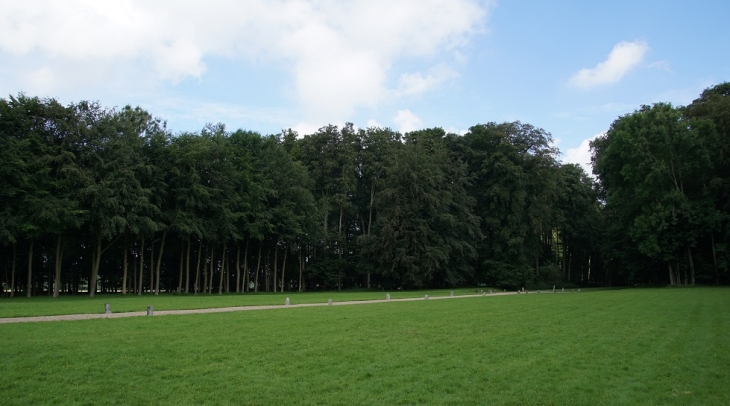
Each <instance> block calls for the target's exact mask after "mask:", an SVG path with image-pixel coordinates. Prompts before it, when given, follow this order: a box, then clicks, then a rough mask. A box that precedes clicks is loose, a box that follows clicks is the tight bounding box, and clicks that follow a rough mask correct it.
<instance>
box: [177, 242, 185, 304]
mask: <svg viewBox="0 0 730 406" xmlns="http://www.w3.org/2000/svg"><path fill="white" fill-rule="evenodd" d="M184 264H185V241H180V274H179V275H178V278H177V293H178V294H181V293H182V281H183V266H184Z"/></svg>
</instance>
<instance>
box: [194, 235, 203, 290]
mask: <svg viewBox="0 0 730 406" xmlns="http://www.w3.org/2000/svg"><path fill="white" fill-rule="evenodd" d="M202 253H203V239H202V238H201V239H200V242H199V243H198V262H197V264H196V265H195V288H194V292H195V294H196V295H197V294H198V292H199V291H200V256H201V255H202Z"/></svg>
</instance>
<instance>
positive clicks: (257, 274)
mask: <svg viewBox="0 0 730 406" xmlns="http://www.w3.org/2000/svg"><path fill="white" fill-rule="evenodd" d="M263 245H264V243H263V241H262V242H261V244H259V259H258V260H257V261H256V276H255V277H254V282H253V284H254V286H253V291H254V292H258V291H259V270H260V269H261V246H263Z"/></svg>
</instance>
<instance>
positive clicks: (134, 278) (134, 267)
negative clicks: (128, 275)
mask: <svg viewBox="0 0 730 406" xmlns="http://www.w3.org/2000/svg"><path fill="white" fill-rule="evenodd" d="M136 290H137V261H134V260H132V288H131V289H130V292H131V293H132V294H134V293H135V292H136Z"/></svg>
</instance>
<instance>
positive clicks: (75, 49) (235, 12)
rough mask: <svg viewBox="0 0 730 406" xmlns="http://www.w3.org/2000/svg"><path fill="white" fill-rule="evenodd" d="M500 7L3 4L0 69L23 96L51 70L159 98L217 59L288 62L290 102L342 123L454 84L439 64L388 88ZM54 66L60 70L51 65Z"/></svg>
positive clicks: (88, 0)
mask: <svg viewBox="0 0 730 406" xmlns="http://www.w3.org/2000/svg"><path fill="white" fill-rule="evenodd" d="M493 3H494V1H493V0H404V1H398V2H393V1H390V0H354V1H348V2H340V1H334V0H321V1H318V0H277V1H268V0H248V1H245V2H235V1H225V0H218V1H215V0H214V1H208V2H200V1H193V0H175V1H173V0H159V1H152V2H150V1H144V0H118V1H97V0H69V1H63V2H60V1H56V0H45V1H43V0H38V1H22V2H21V1H16V2H12V1H4V2H0V64H6V63H4V61H8V60H12V61H13V64H14V66H15V65H17V66H20V68H19V69H15V70H14V71H13V72H11V74H13V75H15V77H13V78H9V79H7V82H9V83H16V84H19V85H20V86H23V90H27V89H29V88H38V87H41V84H40V83H39V82H37V79H38V75H39V74H41V78H42V79H43V80H42V83H44V84H43V85H42V87H43V89H45V90H46V91H45V93H46V94H48V93H49V92H56V91H57V90H58V89H61V90H62V89H74V88H78V87H79V86H112V87H115V88H122V89H129V88H136V89H145V90H147V91H149V87H150V84H151V85H152V87H154V86H159V85H161V84H164V83H170V84H176V83H178V82H180V81H183V80H186V79H191V78H192V79H196V78H201V77H202V76H204V75H205V73H206V70H207V68H208V67H207V65H206V60H207V59H208V58H216V57H223V58H231V59H244V60H247V61H249V62H252V63H255V64H256V65H257V66H264V67H265V66H271V65H273V66H276V67H277V68H278V69H280V68H281V67H282V66H283V67H285V69H286V70H287V71H288V72H289V73H290V75H291V80H292V84H291V85H290V86H284V88H289V89H291V90H292V94H291V95H289V96H290V97H291V98H292V99H293V100H294V101H296V102H297V104H298V105H299V106H300V108H301V110H302V111H303V113H304V115H305V116H306V120H307V121H314V122H328V121H338V120H343V119H346V118H347V117H348V116H349V115H351V114H352V112H353V111H354V109H356V108H358V107H361V106H364V107H372V106H375V105H377V104H378V103H380V102H382V101H384V100H387V99H389V98H390V97H393V95H401V96H402V95H413V94H419V93H422V92H425V91H428V90H429V89H432V88H433V87H434V86H436V85H438V84H439V83H441V82H442V81H443V80H446V79H448V78H449V77H453V72H451V71H449V69H448V68H445V67H439V68H437V69H435V70H433V71H429V72H427V73H426V74H422V73H411V74H404V75H403V76H401V80H399V81H398V84H397V85H396V86H395V87H394V88H391V87H392V86H391V85H390V84H389V83H388V78H389V74H390V75H391V76H390V77H392V74H391V69H392V68H393V66H394V64H396V62H397V61H398V60H399V59H401V58H412V57H416V58H420V57H427V58H434V57H439V56H441V59H443V58H444V57H450V55H452V54H453V53H454V52H458V50H459V49H460V48H461V47H463V46H464V45H465V44H466V43H467V42H468V40H469V38H470V37H471V36H472V35H474V34H475V33H478V32H482V31H483V30H484V24H485V20H486V17H487V15H488V13H489V10H490V8H491V6H492V5H493ZM19 60H20V61H24V62H23V63H19V62H17V61H19ZM437 60H438V58H437ZM39 61H40V65H39ZM6 65H7V64H6ZM21 65H24V66H21ZM46 65H53V66H51V67H49V68H48V69H46V70H42V69H41V68H44V67H45V66H46ZM54 66H63V68H54ZM24 72H35V73H34V74H26V73H24ZM122 80H125V82H123V83H122V82H121V81H122ZM110 82H114V83H116V84H115V85H109V83H110ZM5 90H6V89H0V91H5Z"/></svg>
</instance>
